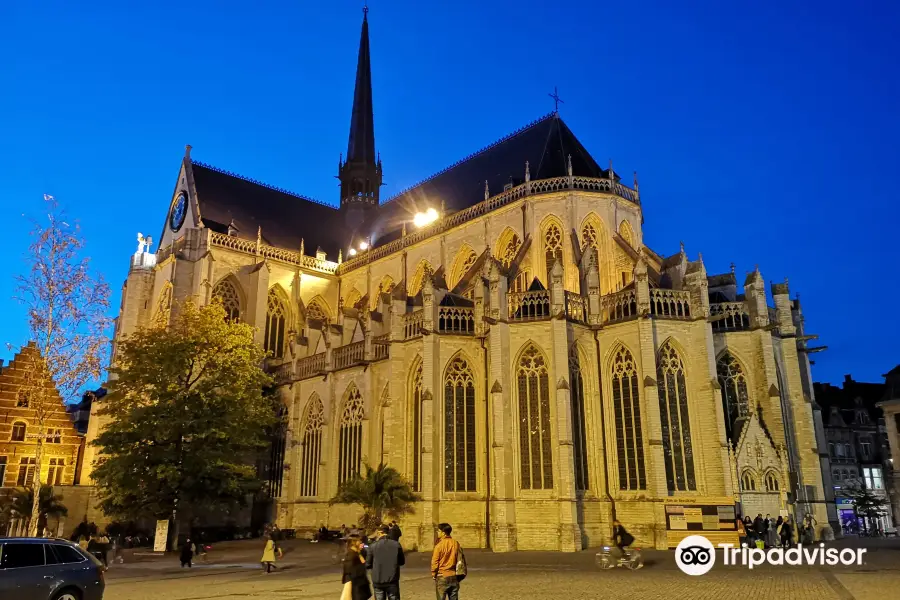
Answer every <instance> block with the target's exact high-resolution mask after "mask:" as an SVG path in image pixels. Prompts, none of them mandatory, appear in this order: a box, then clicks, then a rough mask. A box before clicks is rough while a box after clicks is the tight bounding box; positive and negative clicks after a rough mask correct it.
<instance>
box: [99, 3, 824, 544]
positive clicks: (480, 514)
mask: <svg viewBox="0 0 900 600" xmlns="http://www.w3.org/2000/svg"><path fill="white" fill-rule="evenodd" d="M369 64H370V55H369V31H368V20H367V18H364V19H363V25H362V35H361V43H360V51H359V60H358V64H357V75H356V90H355V94H354V103H353V112H352V116H351V128H350V137H349V143H348V149H347V154H346V157H342V158H341V161H340V162H339V168H338V176H339V178H340V184H341V193H340V197H339V199H338V200H339V205H338V206H337V207H332V206H329V205H325V204H321V203H317V202H315V201H313V200H310V199H309V198H305V197H303V196H299V195H297V194H293V193H291V192H287V191H285V190H281V189H278V188H274V187H271V186H268V185H265V184H262V183H259V182H256V181H252V180H248V179H245V178H243V177H240V176H238V175H234V174H231V173H226V172H223V171H220V170H218V169H216V168H214V167H211V166H208V165H204V164H202V163H199V162H198V161H196V160H194V159H193V158H192V157H191V155H190V148H188V152H186V154H185V156H184V158H183V160H182V162H181V167H180V170H179V172H178V177H177V180H176V183H175V188H174V190H173V192H172V197H171V201H170V202H169V204H168V212H167V213H166V216H165V224H164V228H163V234H162V236H161V238H160V239H161V243H160V249H159V250H158V251H157V252H156V253H150V252H148V251H146V248H145V247H144V246H141V247H139V249H138V252H137V253H136V254H135V255H134V256H132V257H131V265H130V270H129V273H128V277H127V279H126V282H125V286H124V288H123V294H122V308H121V312H120V316H119V319H118V323H117V334H116V335H117V336H122V335H127V334H129V333H131V332H132V331H134V330H135V329H136V328H137V327H141V326H144V325H147V324H149V323H151V322H154V320H158V319H161V320H162V321H163V322H165V321H166V320H167V319H168V318H170V316H171V313H172V311H174V310H177V302H174V301H176V300H183V299H187V298H194V299H196V300H197V301H198V302H199V303H201V304H203V303H208V302H213V301H215V300H218V301H221V302H222V303H223V305H224V306H225V308H226V311H227V312H228V314H229V316H230V318H235V319H241V320H243V321H246V322H248V323H250V324H252V325H255V326H256V327H257V341H258V342H259V344H260V345H262V346H263V347H265V349H266V350H268V351H269V352H270V353H271V359H270V361H269V367H270V368H271V369H272V370H273V372H274V374H275V376H276V377H277V381H278V383H279V391H280V393H281V395H282V399H283V402H284V405H285V407H286V410H287V415H288V417H287V419H288V422H287V428H286V430H287V434H286V435H287V439H285V440H284V443H283V447H284V448H285V450H284V456H283V457H279V458H278V461H279V462H278V465H279V468H278V469H275V470H274V471H273V475H272V476H273V478H274V479H275V480H274V481H273V482H272V486H271V489H272V490H274V493H275V495H276V498H275V506H276V513H275V515H276V518H277V522H278V524H279V526H280V527H282V528H292V529H297V530H298V531H304V530H312V529H314V528H317V527H318V526H319V525H321V523H323V522H327V523H329V524H330V525H331V526H334V525H335V524H340V523H351V522H355V521H356V519H357V518H358V514H359V508H358V507H351V506H333V507H329V506H328V499H329V498H331V497H332V496H333V495H334V493H335V491H336V489H337V487H338V485H339V484H340V483H341V482H342V481H344V480H346V479H347V478H349V477H352V476H353V475H354V474H356V473H357V472H358V471H359V470H360V467H361V464H362V463H363V462H364V461H368V462H370V463H374V464H377V463H378V462H382V461H383V462H385V463H387V464H389V465H392V466H394V467H396V468H398V469H399V470H400V471H401V472H402V473H404V474H405V475H406V476H407V477H408V478H409V479H410V481H411V482H412V484H413V486H414V487H415V489H416V490H417V491H418V492H419V493H420V494H421V495H422V497H423V501H422V502H421V503H419V504H418V505H417V506H416V510H415V513H414V514H412V515H409V516H407V517H405V518H404V522H403V529H404V537H403V541H404V543H405V544H407V545H409V546H415V547H418V548H421V549H427V548H430V547H431V546H432V544H433V538H434V525H435V524H436V523H438V522H441V521H447V522H450V523H453V526H454V535H455V536H457V537H458V539H460V541H461V542H462V543H463V544H464V545H467V546H470V547H489V548H493V549H494V550H496V551H509V550H515V549H520V550H529V549H556V550H563V551H574V550H579V549H581V548H585V547H587V546H589V545H596V544H598V543H599V542H600V541H601V540H605V539H608V537H609V534H610V527H611V521H612V519H613V518H618V519H619V520H621V521H622V522H624V523H626V525H627V526H628V528H629V530H630V531H632V532H633V533H634V535H635V537H636V538H637V540H638V544H640V545H645V546H646V545H649V546H654V547H659V548H664V547H667V546H672V545H675V544H677V543H678V541H679V540H680V539H682V538H683V537H684V536H686V535H688V534H690V533H692V532H701V531H702V532H703V533H704V534H706V535H708V536H709V537H710V538H711V539H714V540H715V539H721V540H730V541H735V540H736V534H735V530H734V517H735V513H736V512H738V513H740V512H741V511H743V512H744V513H747V514H751V513H752V514H753V515H755V514H756V513H757V512H762V513H772V514H776V513H779V512H791V511H793V512H795V513H797V514H803V513H805V512H813V513H815V514H816V515H817V516H818V521H819V523H827V518H826V516H825V512H824V504H823V503H822V502H823V497H824V495H823V494H824V492H823V488H822V477H821V471H820V463H819V460H820V457H819V454H818V452H819V450H818V448H817V442H816V437H815V427H814V424H813V422H814V421H813V415H812V408H811V407H812V403H811V401H810V398H809V396H808V395H807V394H806V393H805V390H806V389H808V388H809V387H810V384H809V383H808V382H807V381H806V379H808V369H809V364H808V361H807V360H806V355H805V350H804V348H805V346H804V343H803V341H802V340H801V339H800V338H799V337H798V334H797V332H798V328H797V325H795V319H797V318H799V303H798V302H796V301H792V300H791V299H790V297H789V292H788V286H787V283H784V284H776V285H774V286H772V288H771V293H772V299H773V300H774V306H773V307H770V306H769V304H768V302H767V290H766V285H765V283H764V280H763V278H762V275H761V274H760V272H759V271H758V270H755V271H753V272H751V273H750V274H749V275H748V276H747V278H746V280H745V281H743V282H742V283H741V285H739V284H738V281H737V280H736V276H735V274H734V273H727V274H724V275H709V274H707V272H706V268H705V266H704V264H703V261H702V259H701V258H700V257H699V256H698V257H696V258H695V259H693V260H692V259H690V258H689V257H688V255H687V254H686V252H685V250H684V248H682V250H681V251H680V252H678V253H676V254H674V255H673V256H669V257H662V256H660V255H659V254H657V253H656V252H654V251H652V250H651V249H650V248H649V247H648V246H647V244H646V243H645V240H644V235H643V231H642V223H643V212H644V208H645V204H644V198H642V197H641V194H640V191H639V189H638V183H637V178H636V177H635V179H634V181H633V183H632V184H631V185H629V183H628V182H625V181H623V180H622V178H621V177H620V176H619V175H618V174H617V173H616V172H615V171H614V170H613V169H612V165H606V166H601V165H599V164H598V163H597V161H596V160H594V158H593V157H592V156H591V154H590V153H589V152H588V150H587V149H586V148H585V147H584V146H583V145H582V144H581V143H580V142H579V141H578V139H577V138H576V136H575V134H574V133H573V132H572V130H571V129H569V127H568V126H567V125H566V123H565V122H564V121H563V119H562V118H561V116H560V115H559V114H558V113H556V112H554V113H552V114H550V115H548V116H546V117H544V118H541V119H539V120H537V121H535V122H534V123H531V124H530V125H528V126H526V127H524V128H522V129H520V130H519V131H516V132H514V133H512V134H511V135H509V136H507V137H505V138H503V139H501V140H499V141H498V142H497V143H495V144H493V145H491V146H489V147H487V148H485V149H484V150H481V151H480V152H477V153H475V154H473V155H471V156H469V157H468V158H466V159H464V160H462V161H460V162H459V163H457V164H455V165H453V166H451V167H449V168H448V169H446V170H444V171H442V172H440V173H438V174H437V175H435V176H433V177H431V178H429V179H427V180H425V181H423V182H422V183H420V184H418V185H416V186H414V187H412V188H410V189H408V190H406V191H404V192H403V193H401V194H399V195H397V196H396V197H394V198H391V199H382V198H381V197H380V192H379V191H380V186H381V181H382V173H383V171H382V164H381V160H380V158H379V156H378V153H377V152H376V146H375V134H374V119H373V111H372V88H371V74H370V69H369ZM391 160H400V157H393V158H392V159H391ZM324 176H327V174H323V177H324ZM648 206H650V207H651V209H652V199H648ZM99 426H100V424H99V423H97V420H96V419H94V418H92V420H91V426H90V427H91V429H92V430H94V429H95V427H99Z"/></svg>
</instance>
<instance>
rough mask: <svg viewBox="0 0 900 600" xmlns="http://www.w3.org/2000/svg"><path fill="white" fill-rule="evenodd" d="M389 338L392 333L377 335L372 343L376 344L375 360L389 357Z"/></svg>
mask: <svg viewBox="0 0 900 600" xmlns="http://www.w3.org/2000/svg"><path fill="white" fill-rule="evenodd" d="M389 338H390V334H387V333H385V334H384V335H378V336H375V338H374V339H373V340H372V345H373V346H374V352H375V360H381V359H383V358H387V357H388V354H389V348H390V342H389V341H388V340H389Z"/></svg>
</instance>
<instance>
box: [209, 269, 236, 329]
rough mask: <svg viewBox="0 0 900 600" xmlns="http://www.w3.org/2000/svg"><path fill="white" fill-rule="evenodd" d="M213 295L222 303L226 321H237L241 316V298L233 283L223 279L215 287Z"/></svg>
mask: <svg viewBox="0 0 900 600" xmlns="http://www.w3.org/2000/svg"><path fill="white" fill-rule="evenodd" d="M212 295H213V298H214V299H216V300H218V301H219V302H221V303H222V308H224V309H225V320H226V321H230V322H235V321H238V320H239V319H240V318H241V298H240V296H238V291H237V289H236V288H235V287H234V284H233V283H231V282H230V281H228V280H227V279H223V280H222V281H220V282H219V283H217V284H216V287H214V288H213V291H212Z"/></svg>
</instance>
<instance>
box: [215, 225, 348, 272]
mask: <svg viewBox="0 0 900 600" xmlns="http://www.w3.org/2000/svg"><path fill="white" fill-rule="evenodd" d="M209 245H210V247H219V248H228V249H230V250H237V251H238V252H246V253H248V254H258V255H259V256H260V257H263V258H270V259H273V260H280V261H282V262H286V263H290V264H292V265H300V266H301V267H303V268H305V269H309V270H311V271H318V272H320V273H327V274H329V275H334V274H335V273H336V272H337V269H338V263H336V262H331V261H330V260H321V259H318V258H316V257H314V256H306V255H305V254H300V252H294V251H293V250H286V249H284V248H276V247H275V246H269V245H267V244H262V243H259V242H254V241H253V240H245V239H242V238H239V237H235V236H232V235H225V234H224V233H216V232H215V231H209Z"/></svg>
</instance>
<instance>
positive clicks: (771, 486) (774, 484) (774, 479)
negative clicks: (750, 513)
mask: <svg viewBox="0 0 900 600" xmlns="http://www.w3.org/2000/svg"><path fill="white" fill-rule="evenodd" d="M780 489H781V486H780V485H779V483H778V475H776V474H775V472H774V471H769V472H768V473H766V491H767V492H777V491H778V490H780Z"/></svg>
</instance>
